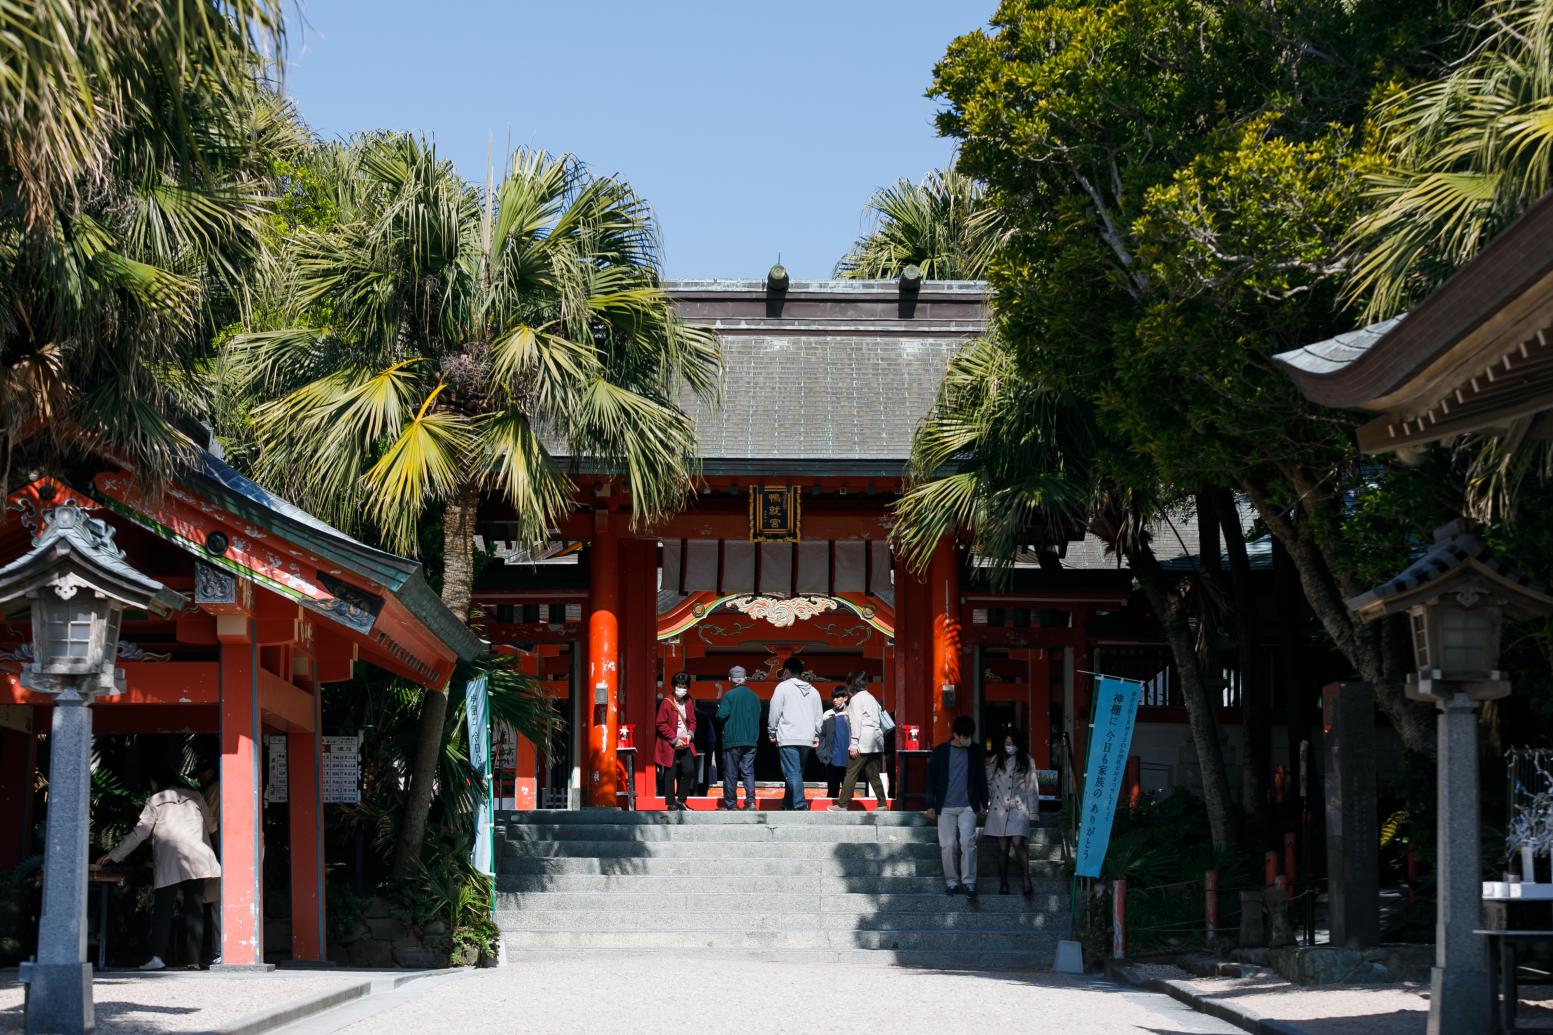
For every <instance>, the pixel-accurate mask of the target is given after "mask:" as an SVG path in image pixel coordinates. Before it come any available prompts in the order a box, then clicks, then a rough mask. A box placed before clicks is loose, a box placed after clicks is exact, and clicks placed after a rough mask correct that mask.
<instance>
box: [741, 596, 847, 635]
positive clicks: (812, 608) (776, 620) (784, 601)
mask: <svg viewBox="0 0 1553 1035" xmlns="http://www.w3.org/2000/svg"><path fill="white" fill-rule="evenodd" d="M728 606H729V607H731V608H733V609H734V610H735V611H738V612H741V613H742V614H746V615H749V616H750V617H751V618H763V619H765V620H766V621H767V622H769V623H771V624H772V625H774V626H776V627H777V628H778V629H785V628H787V627H788V626H790V625H792V624H794V623H795V622H807V621H808V620H809V619H811V618H813V617H814V616H815V615H819V614H824V613H825V612H826V611H834V610H835V609H836V602H835V601H834V600H832V599H831V598H830V597H770V596H759V597H735V598H734V599H732V600H730V601H728Z"/></svg>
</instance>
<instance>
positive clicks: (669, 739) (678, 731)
mask: <svg viewBox="0 0 1553 1035" xmlns="http://www.w3.org/2000/svg"><path fill="white" fill-rule="evenodd" d="M656 725H657V728H658V738H657V743H656V744H654V745H653V761H654V762H655V763H656V764H657V766H658V793H659V794H660V795H662V797H663V800H664V804H665V805H666V806H667V807H668V809H669V810H670V811H671V812H672V811H679V812H683V811H685V809H686V808H687V807H688V805H687V804H686V801H687V799H688V798H689V797H690V792H691V790H692V788H693V787H694V785H695V779H696V743H695V741H696V706H695V705H694V704H693V703H691V700H690V673H689V672H680V673H677V674H676V675H675V676H674V693H673V694H671V695H670V696H668V697H665V698H664V699H663V701H662V702H661V703H660V704H659V705H658V721H657V723H656Z"/></svg>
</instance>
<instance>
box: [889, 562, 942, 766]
mask: <svg viewBox="0 0 1553 1035" xmlns="http://www.w3.org/2000/svg"><path fill="white" fill-rule="evenodd" d="M931 637H932V627H931V625H930V620H929V615H928V599H927V585H926V584H925V583H924V582H923V581H922V580H921V579H920V578H919V577H917V575H916V574H914V573H913V572H912V571H911V569H910V568H908V567H907V566H906V564H905V562H904V561H897V562H896V565H895V651H894V654H895V657H894V673H895V699H896V709H897V710H896V712H895V713H894V714H895V721H896V722H897V723H898V724H901V725H912V726H920V727H922V731H921V732H922V746H923V747H927V746H929V745H930V744H931V743H932V738H933V713H932V698H931V697H930V696H929V694H928V669H929V667H930V666H931V664H932V648H931Z"/></svg>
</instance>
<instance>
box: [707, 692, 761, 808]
mask: <svg viewBox="0 0 1553 1035" xmlns="http://www.w3.org/2000/svg"><path fill="white" fill-rule="evenodd" d="M728 678H729V679H730V680H732V681H733V689H732V690H729V691H728V693H727V694H725V695H724V696H723V699H722V701H720V702H719V703H718V705H717V723H718V725H720V726H721V727H722V730H723V800H722V801H720V802H718V803H717V807H718V808H720V809H732V808H735V807H737V808H738V809H739V811H740V812H743V811H744V810H746V809H758V808H759V806H758V805H756V804H755V743H756V741H757V740H759V738H760V698H758V697H756V696H755V691H753V690H751V689H750V688H749V687H747V686H745V685H744V680H745V672H744V666H742V665H735V666H733V668H731V669H729V670H728ZM741 778H742V779H743V781H744V804H743V805H737V804H736V795H735V792H734V785H735V784H736V783H737V782H738V780H739V779H741Z"/></svg>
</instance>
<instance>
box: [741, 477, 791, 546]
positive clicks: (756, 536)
mask: <svg viewBox="0 0 1553 1035" xmlns="http://www.w3.org/2000/svg"><path fill="white" fill-rule="evenodd" d="M799 524H800V514H799V494H798V487H797V486H796V485H751V486H750V539H752V540H754V541H755V542H777V543H790V542H797V541H798V532H799Z"/></svg>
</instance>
